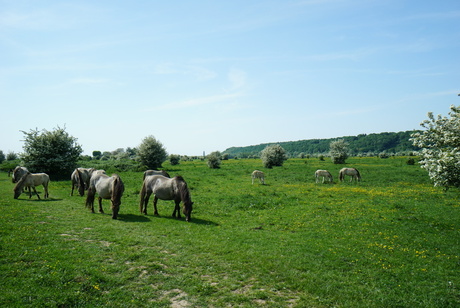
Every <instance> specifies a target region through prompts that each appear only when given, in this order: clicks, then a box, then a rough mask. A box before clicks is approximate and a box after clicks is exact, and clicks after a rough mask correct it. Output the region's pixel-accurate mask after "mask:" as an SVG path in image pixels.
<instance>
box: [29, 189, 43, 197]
mask: <svg viewBox="0 0 460 308" xmlns="http://www.w3.org/2000/svg"><path fill="white" fill-rule="evenodd" d="M29 189H30V187H29ZM32 189H33V190H34V193H35V194H36V195H37V197H38V199H40V196H39V195H38V192H37V190H36V189H35V186H32ZM30 197H32V194H30ZM30 197H29V199H30Z"/></svg>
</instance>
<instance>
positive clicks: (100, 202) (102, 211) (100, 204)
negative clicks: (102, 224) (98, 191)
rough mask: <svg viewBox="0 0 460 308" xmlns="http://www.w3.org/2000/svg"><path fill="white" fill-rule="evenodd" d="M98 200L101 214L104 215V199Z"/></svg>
mask: <svg viewBox="0 0 460 308" xmlns="http://www.w3.org/2000/svg"><path fill="white" fill-rule="evenodd" d="M98 199H99V213H102V214H104V210H103V209H102V198H101V197H99V198H98Z"/></svg>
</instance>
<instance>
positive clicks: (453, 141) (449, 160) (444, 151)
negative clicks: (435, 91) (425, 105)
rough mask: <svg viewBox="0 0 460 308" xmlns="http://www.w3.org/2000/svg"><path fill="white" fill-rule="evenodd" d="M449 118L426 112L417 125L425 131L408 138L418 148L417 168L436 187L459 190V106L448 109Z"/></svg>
mask: <svg viewBox="0 0 460 308" xmlns="http://www.w3.org/2000/svg"><path fill="white" fill-rule="evenodd" d="M450 110H451V111H450V112H449V117H443V116H441V115H438V116H437V117H435V116H434V115H433V113H432V112H429V113H428V120H424V121H423V122H422V123H421V124H420V125H421V126H422V127H424V128H425V129H426V130H425V131H422V132H417V133H414V134H412V135H411V141H412V143H413V145H414V146H417V147H419V148H421V149H422V150H421V152H420V158H421V160H420V165H421V166H422V168H424V169H426V170H427V171H428V174H429V176H430V178H431V179H432V180H433V182H434V185H435V186H441V187H445V188H446V189H447V188H449V187H460V107H456V106H451V107H450Z"/></svg>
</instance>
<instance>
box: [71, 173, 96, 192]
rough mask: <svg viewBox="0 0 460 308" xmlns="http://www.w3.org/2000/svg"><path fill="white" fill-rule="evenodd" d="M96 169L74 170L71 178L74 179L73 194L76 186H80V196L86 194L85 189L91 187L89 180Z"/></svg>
mask: <svg viewBox="0 0 460 308" xmlns="http://www.w3.org/2000/svg"><path fill="white" fill-rule="evenodd" d="M94 170H96V169H94V168H77V169H75V170H74V171H73V172H72V175H71V176H70V179H71V181H72V191H71V192H70V195H71V196H73V190H74V189H75V187H77V188H78V193H79V194H80V196H83V195H84V194H85V190H87V189H88V187H89V180H90V178H91V175H92V174H93V171H94Z"/></svg>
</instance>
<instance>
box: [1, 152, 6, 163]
mask: <svg viewBox="0 0 460 308" xmlns="http://www.w3.org/2000/svg"><path fill="white" fill-rule="evenodd" d="M5 159H6V156H5V154H3V151H2V150H0V164H1V163H2V162H3V161H4V160H5Z"/></svg>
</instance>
